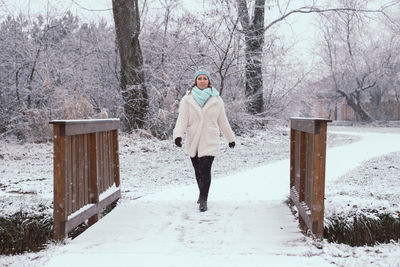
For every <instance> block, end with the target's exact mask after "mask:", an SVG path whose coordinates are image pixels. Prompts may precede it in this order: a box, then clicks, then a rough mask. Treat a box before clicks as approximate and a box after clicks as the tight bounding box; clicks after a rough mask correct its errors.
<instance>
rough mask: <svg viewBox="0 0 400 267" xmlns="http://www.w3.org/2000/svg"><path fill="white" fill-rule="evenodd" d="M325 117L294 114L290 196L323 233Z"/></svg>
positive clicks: (310, 223)
mask: <svg viewBox="0 0 400 267" xmlns="http://www.w3.org/2000/svg"><path fill="white" fill-rule="evenodd" d="M328 122H331V120H327V119H321V118H290V199H291V201H292V202H293V203H294V204H295V205H296V207H297V209H298V211H299V221H300V223H301V224H302V225H306V226H307V228H308V229H310V230H311V231H312V233H313V234H314V235H316V237H318V238H321V239H322V237H323V231H324V224H323V222H324V198H325V161H326V135H327V123H328Z"/></svg>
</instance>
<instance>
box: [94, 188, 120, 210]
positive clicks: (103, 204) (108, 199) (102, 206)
mask: <svg viewBox="0 0 400 267" xmlns="http://www.w3.org/2000/svg"><path fill="white" fill-rule="evenodd" d="M120 198H121V189H119V188H118V189H117V190H116V191H115V192H114V193H112V194H110V195H109V196H108V197H106V198H104V199H103V200H101V201H100V203H99V209H100V210H103V209H105V208H106V207H107V206H108V205H110V204H111V203H113V202H114V201H115V200H117V199H120Z"/></svg>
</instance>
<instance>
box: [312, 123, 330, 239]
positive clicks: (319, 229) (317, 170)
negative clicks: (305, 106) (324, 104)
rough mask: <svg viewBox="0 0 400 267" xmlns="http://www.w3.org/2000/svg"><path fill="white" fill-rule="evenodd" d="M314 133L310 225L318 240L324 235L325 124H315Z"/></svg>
mask: <svg viewBox="0 0 400 267" xmlns="http://www.w3.org/2000/svg"><path fill="white" fill-rule="evenodd" d="M316 127H317V129H316V132H317V134H315V135H314V138H313V139H314V140H313V141H314V151H313V162H314V169H313V179H312V180H313V185H312V198H311V200H312V205H311V223H312V232H313V233H315V234H316V235H317V237H318V238H320V239H322V238H323V233H324V225H323V222H324V199H325V161H326V131H327V125H326V122H321V121H318V122H316Z"/></svg>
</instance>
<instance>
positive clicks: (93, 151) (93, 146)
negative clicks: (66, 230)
mask: <svg viewBox="0 0 400 267" xmlns="http://www.w3.org/2000/svg"><path fill="white" fill-rule="evenodd" d="M89 147H90V149H89V188H90V189H89V192H90V193H89V198H90V203H94V204H97V203H98V202H99V191H98V184H97V168H98V166H97V134H96V133H92V134H90V135H89ZM98 219H99V216H98V214H97V213H96V214H95V215H93V216H92V217H90V218H89V225H92V224H94V223H95V222H97V220H98Z"/></svg>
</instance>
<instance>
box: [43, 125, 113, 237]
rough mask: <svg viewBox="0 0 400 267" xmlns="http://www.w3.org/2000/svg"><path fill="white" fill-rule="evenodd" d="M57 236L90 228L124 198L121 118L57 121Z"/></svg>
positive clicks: (55, 182) (55, 175) (55, 138)
mask: <svg viewBox="0 0 400 267" xmlns="http://www.w3.org/2000/svg"><path fill="white" fill-rule="evenodd" d="M50 124H53V130H54V137H53V142H54V237H55V238H56V239H60V238H63V237H65V236H66V235H68V233H69V232H70V231H71V230H73V229H74V228H75V227H77V226H78V225H80V224H81V223H83V222H85V221H86V220H89V221H88V222H89V225H92V224H94V223H95V222H96V221H97V220H98V219H99V213H100V212H101V211H102V210H103V209H104V208H105V207H107V206H108V205H109V204H111V203H112V202H114V201H115V200H117V199H119V198H120V197H121V190H120V177H119V155H118V128H119V119H99V120H54V121H51V122H50Z"/></svg>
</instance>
